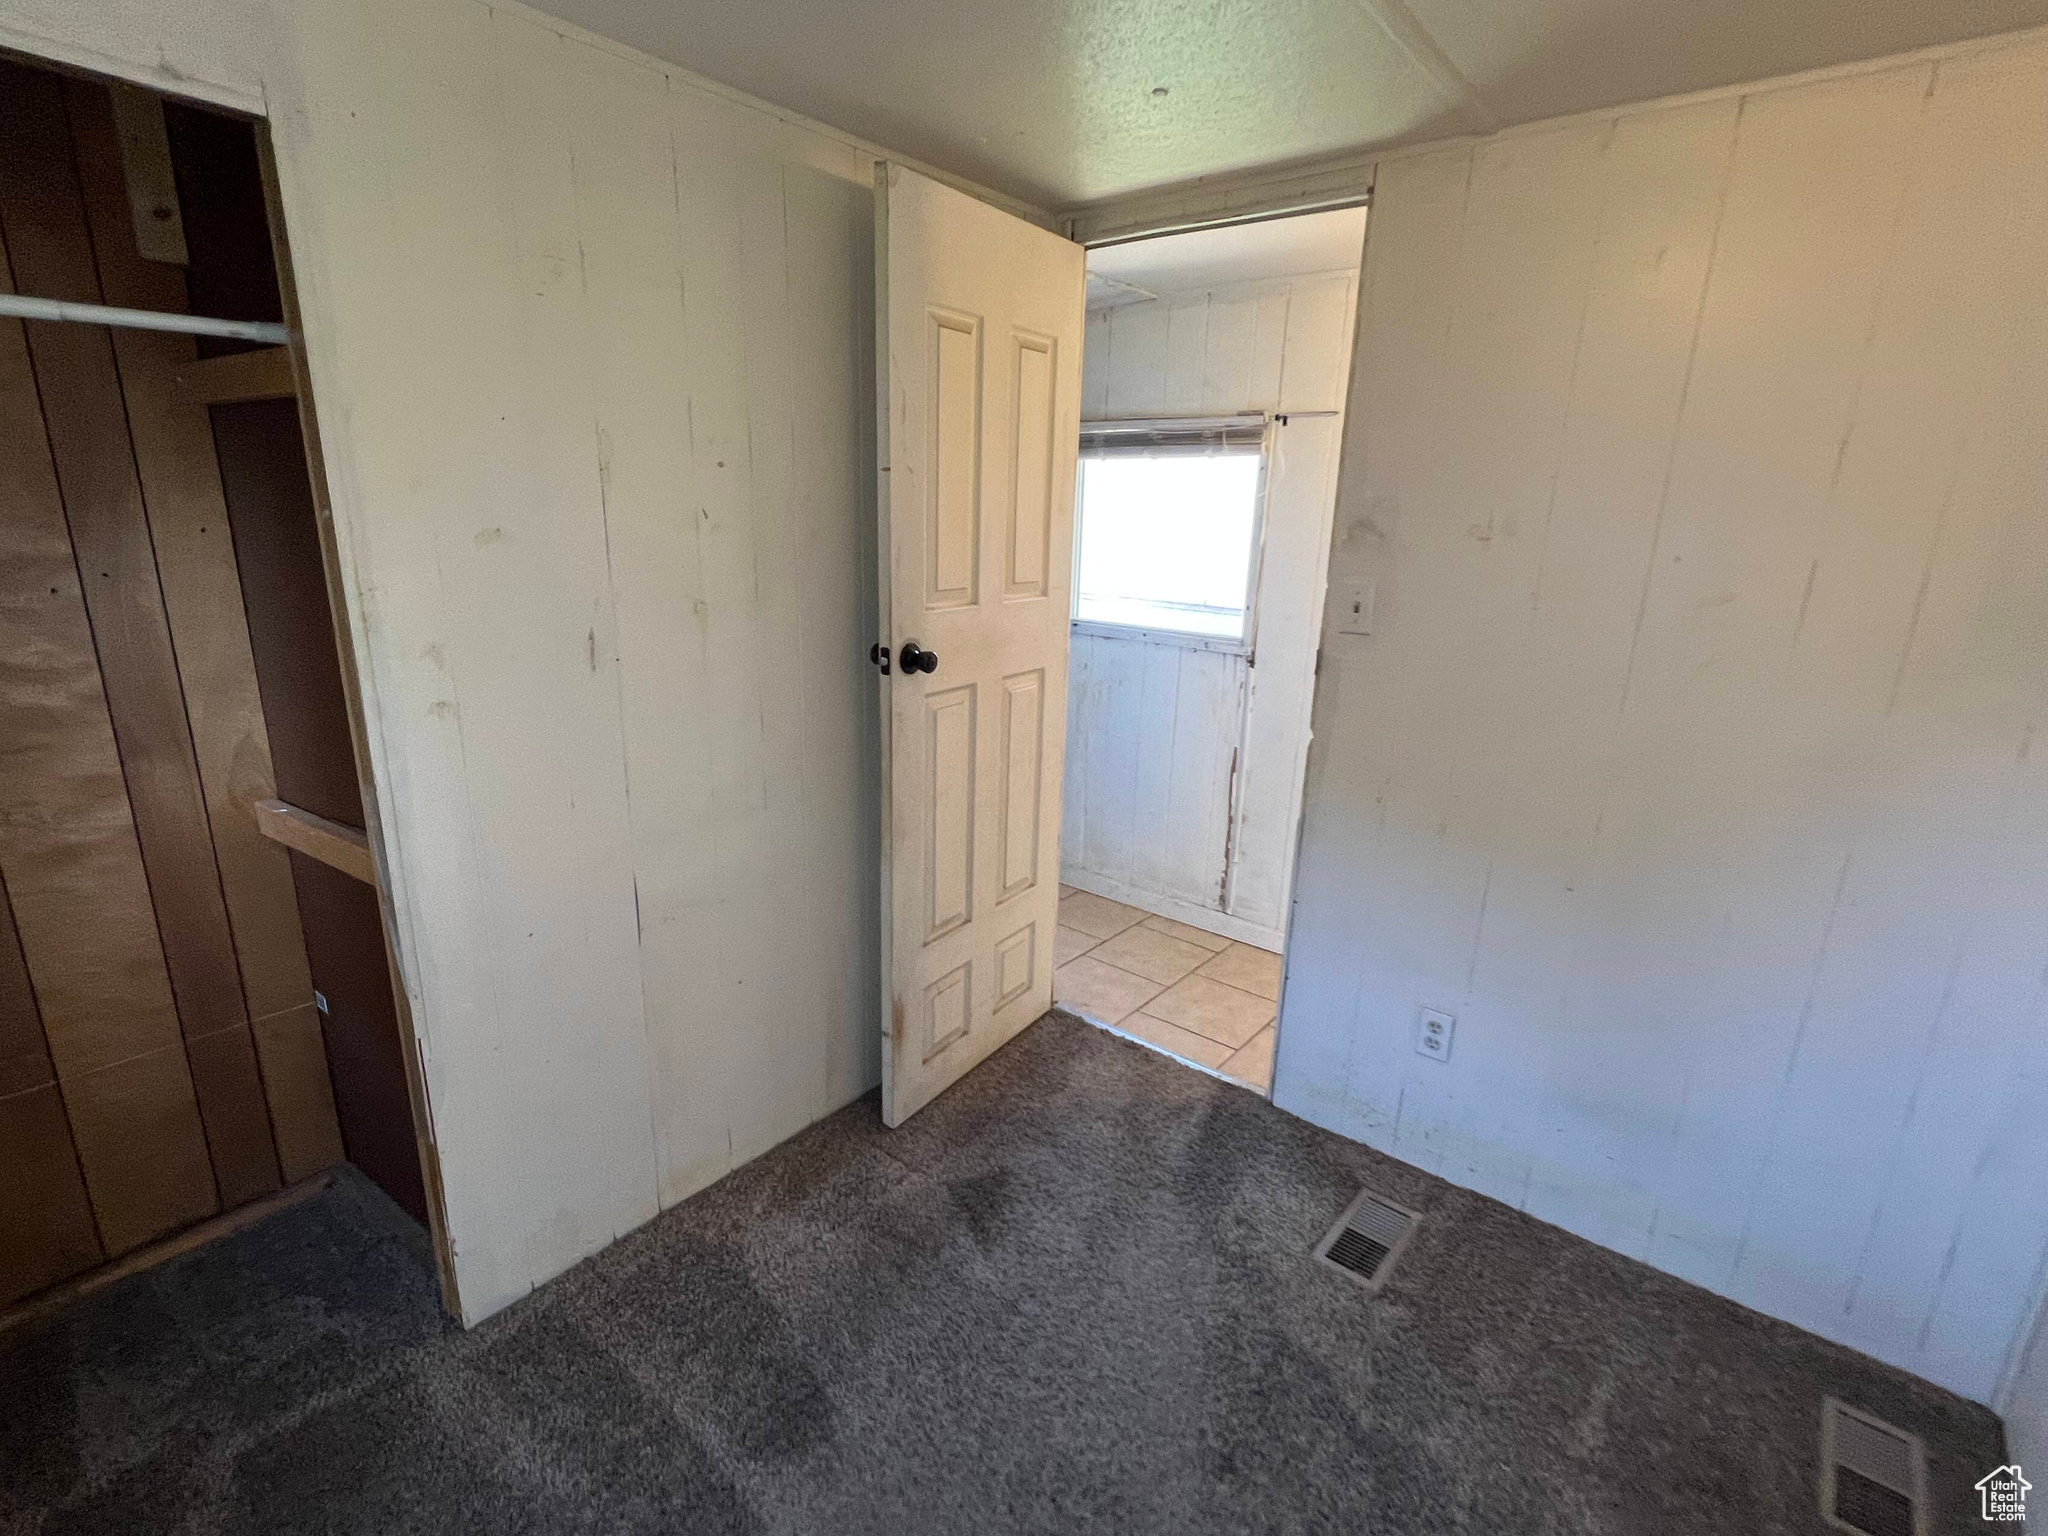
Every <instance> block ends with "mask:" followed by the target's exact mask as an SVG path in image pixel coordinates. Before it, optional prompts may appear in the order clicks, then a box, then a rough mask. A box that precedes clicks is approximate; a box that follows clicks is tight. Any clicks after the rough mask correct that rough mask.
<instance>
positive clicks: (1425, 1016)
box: [1415, 1008, 1458, 1061]
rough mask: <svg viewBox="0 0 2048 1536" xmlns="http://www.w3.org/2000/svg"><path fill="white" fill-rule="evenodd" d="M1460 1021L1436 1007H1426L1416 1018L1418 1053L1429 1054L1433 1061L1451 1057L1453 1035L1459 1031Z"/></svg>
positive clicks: (1416, 1046)
mask: <svg viewBox="0 0 2048 1536" xmlns="http://www.w3.org/2000/svg"><path fill="white" fill-rule="evenodd" d="M1457 1028H1458V1021H1457V1020H1456V1019H1454V1018H1452V1017H1451V1016H1450V1015H1449V1014H1448V1013H1440V1012H1438V1011H1437V1010H1436V1009H1434V1008H1425V1009H1423V1010H1422V1012H1421V1013H1420V1014H1419V1015H1417V1017H1416V1020H1415V1050H1416V1054H1418V1055H1421V1056H1427V1057H1428V1058H1429V1059H1430V1060H1432V1061H1448V1060H1450V1057H1451V1036H1452V1035H1453V1034H1455V1033H1456V1032H1457Z"/></svg>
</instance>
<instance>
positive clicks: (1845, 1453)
mask: <svg viewBox="0 0 2048 1536" xmlns="http://www.w3.org/2000/svg"><path fill="white" fill-rule="evenodd" d="M1820 1512H1821V1514H1822V1515H1823V1516H1824V1517H1826V1519H1827V1522H1828V1524H1829V1525H1831V1526H1833V1527H1834V1528H1835V1529H1836V1530H1838V1531H1854V1532H1856V1533H1857V1536H1927V1456H1926V1452H1925V1451H1923V1450H1922V1449H1921V1446H1920V1442H1919V1441H1918V1440H1917V1439H1915V1438H1914V1437H1913V1436H1911V1435H1909V1434H1907V1433H1906V1432H1905V1431H1904V1430H1900V1429H1894V1428H1892V1426H1891V1425H1889V1424H1887V1423H1885V1422H1884V1420H1882V1419H1879V1418H1874V1417H1872V1416H1871V1415H1870V1414H1867V1413H1865V1412H1863V1411H1862V1410H1861V1409H1860V1408H1851V1407H1850V1406H1849V1405H1848V1404H1847V1403H1842V1402H1837V1401H1836V1400H1835V1399H1834V1398H1832V1397H1831V1398H1829V1399H1827V1401H1826V1402H1825V1403H1823V1404H1822V1405H1821V1429H1820Z"/></svg>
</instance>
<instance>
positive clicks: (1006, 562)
mask: <svg viewBox="0 0 2048 1536" xmlns="http://www.w3.org/2000/svg"><path fill="white" fill-rule="evenodd" d="M875 198H876V207H875V245H876V264H875V270H876V284H875V288H876V306H877V314H876V320H875V334H876V348H875V352H876V379H877V385H878V393H877V405H878V414H879V418H880V420H879V432H880V445H881V452H880V456H879V460H878V463H879V466H880V470H881V474H880V482H881V491H880V506H879V513H880V524H881V537H880V550H879V553H880V569H881V611H882V614H883V617H884V620H885V622H886V631H887V632H886V635H885V637H884V639H883V641H882V643H881V645H879V646H878V647H877V648H876V652H875V658H876V661H877V666H878V669H880V668H884V667H885V668H886V672H885V674H884V675H882V676H881V677H880V679H879V680H880V685H881V691H882V792H883V825H882V911H883V929H882V970H883V975H884V977H885V978H886V984H887V987H888V996H887V998H886V999H885V1001H886V1003H887V1005H888V1006H887V1008H886V1011H885V1019H886V1025H885V1028H884V1030H883V1035H882V1117H883V1119H884V1120H885V1121H887V1122H888V1124H890V1125H892V1126H893V1125H900V1124H902V1123H903V1121H904V1120H906V1119H908V1118H909V1117H910V1116H911V1115H913V1114H915V1113H916V1112H917V1111H918V1110H919V1109H921V1108H923V1107H924V1105H926V1104H927V1103H929V1102H930V1101H931V1100H932V1099H933V1098H934V1097H935V1096H937V1095H938V1094H939V1093H941V1092H943V1091H944V1090H945V1089H946V1088H947V1087H948V1086H950V1085H951V1084H952V1083H954V1082H956V1081H958V1080H959V1079H960V1078H961V1077H962V1076H963V1075H964V1074H965V1073H966V1072H967V1071H968V1070H969V1069H970V1068H972V1067H973V1066H974V1065H975V1064H976V1063H977V1062H979V1061H981V1060H982V1059H983V1058H984V1057H986V1056H987V1055H988V1054H989V1052H991V1051H993V1050H994V1049H995V1048H996V1047H997V1046H999V1045H1001V1044H1002V1043H1003V1042H1004V1041H1006V1040H1008V1039H1009V1038H1010V1037H1011V1036H1012V1035H1014V1034H1016V1033H1017V1031H1018V1030H1020V1029H1022V1028H1023V1027H1024V1026H1025V1025H1027V1024H1029V1023H1031V1022H1032V1021H1033V1020H1034V1019H1036V1018H1037V1017H1038V1016H1039V1015H1040V1014H1042V1013H1044V1012H1045V1010H1046V1009H1047V1008H1049V1007H1051V1006H1052V968H1053V928H1054V924H1055V921H1056V917H1057V912H1058V905H1059V822H1060V759H1061V749H1062V746H1063V744H1064V741H1065V737H1066V722H1067V626H1068V588H1069V583H1070V580H1071V575H1072V559H1071V555H1070V550H1071V545H1072V538H1073V521H1074V454H1075V449H1076V446H1077V443H1078V441H1079V437H1080V382H1081V326H1082V302H1083V288H1084V284H1085V277H1084V273H1083V256H1082V250H1081V247H1079V246H1078V245H1074V244H1072V243H1071V242H1069V241H1066V240H1062V239H1061V238H1059V237H1058V236H1057V235H1054V234H1051V233H1049V232H1047V231H1045V230H1043V229H1039V228H1037V227H1035V226H1033V225H1030V224H1026V223H1025V222H1024V221H1023V220H1021V219H1017V218H1013V217H1012V216H1011V215H1009V214H1006V213H1001V212H998V211H997V210H996V209H994V208H991V207H989V206H988V205H987V204H985V203H981V202H977V201H976V200H975V199H973V198H971V197H968V196H966V195H965V194H964V193H960V192H955V191H953V190H952V189H951V188H948V187H943V186H940V185H939V184H938V183H937V182H935V181H931V180H929V179H927V178H926V177H923V176H919V175H918V174H916V173H915V172H914V171H907V170H904V169H903V168H902V167H901V166H896V165H889V164H883V165H880V166H877V167H876V171H875Z"/></svg>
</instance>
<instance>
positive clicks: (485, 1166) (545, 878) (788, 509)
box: [0, 0, 880, 1321]
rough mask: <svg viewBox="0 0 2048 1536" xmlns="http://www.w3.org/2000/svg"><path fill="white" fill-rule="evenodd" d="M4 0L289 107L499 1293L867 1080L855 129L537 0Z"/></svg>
mask: <svg viewBox="0 0 2048 1536" xmlns="http://www.w3.org/2000/svg"><path fill="white" fill-rule="evenodd" d="M161 10H162V8H161V7H157V6H154V5H151V4H148V3H147V0H116V3H112V4H109V5H106V6H98V7H91V8H83V7H76V6H69V5H62V6H60V5H54V4H48V3H45V0H0V43H7V44H11V45H13V46H16V47H20V48H23V49H24V50H26V51H30V52H35V53H41V54H44V55H47V56H53V57H59V58H63V59H66V60H67V61H69V62H73V63H80V64H86V65H90V66H93V67H98V68H102V69H107V70H110V71H113V72H118V73H122V74H125V75H128V76H130V77H131V78H141V79H145V80H148V81H150V82H151V83H154V84H158V85H162V86H165V87H167V88H170V89H174V90H180V91H182V92H184V93H186V94H192V95H199V96H202V97H205V98H207V99H212V100H217V101H222V102H225V103H227V104H231V105H239V106H244V107H250V106H256V107H262V108H265V109H267V111H268V112H269V114H270V116H271V118H272V123H273V132H274V137H275V141H276V144H277V148H278V152H279V159H280V179H281V182H282V184H283V191H284V197H285V205H286V216H287V220H288V223H289V225H290V228H291V234H292V238H293V242H294V247H295V256H296V263H295V264H296V266H297V269H298V276H299V279H300V288H301V299H302V304H303V308H304V311H305V319H306V328H307V340H308V350H309V352H310V357H311V363H312V369H313V375H314V382H315V389H316V394H317V396H318V406H319V414H320V419H321V423H322V430H323V438H324V441H325V446H326V450H327V463H328V469H329V475H330V479H331V481H332V488H333V492H334V502H335V509H336V521H337V530H338V535H339V541H340V545H341V550H342V557H343V565H344V577H343V579H344V585H345V587H346V589H347V591H348V594H349V598H350V602H351V606H352V609H353V613H354V617H355V620H356V624H357V639H358V649H359V657H358V659H359V663H360V666H361V671H362V676H363V683H364V690H365V702H366V709H367V713H368V715H369V717H370V727H371V738H372V753H373V758H374V761H375V768H376V771H377V773H378V777H379V782H380V786H381V790H382V796H383V800H384V808H385V818H384V827H385V832H386V838H387V843H388V847H387V854H388V856H389V863H390V878H391V882H392V885H393V893H394V897H395V900H396V904H397V909H398V914H399V925H400V941H401V948H402V952H403V957H404V968H405V979H406V985H407V987H408V990H409V992H410V993H411V1002H412V1008H413V1015H414V1019H415V1021H416V1023H417V1027H418V1029H419V1031H420V1034H421V1048H422V1054H423V1056H424V1059H425V1072H426V1078H427V1084H428V1089H429V1095H430V1100H431V1108H432V1113H433V1118H434V1126H435V1131H436V1134H437V1139H438V1142H439V1147H440V1156H441V1167H442V1174H443V1179H444V1183H445V1188H446V1195H447V1211H448V1222H449V1227H450V1235H451V1238H452V1241H453V1246H454V1251H455V1261H456V1275H457V1281H458V1289H459V1291H460V1297H461V1305H462V1310H463V1313H464V1316H465V1318H467V1319H468V1320H470V1321H475V1320H476V1319H478V1318H480V1317H482V1316H485V1315H487V1314H489V1313H490V1312H492V1311H494V1310H496V1309H497V1308H499V1307H501V1306H503V1305H505V1304H506V1303H507V1302H509V1301H512V1300H514V1299H516V1298H517V1297H519V1296H520V1295H522V1294H524V1293H525V1292H526V1291H527V1290H528V1289H530V1288H531V1287H532V1286H533V1285H535V1284H537V1283H539V1282H541V1281H543V1280H546V1279H547V1278H549V1277H550V1276H552V1275H554V1274H556V1273H558V1272H560V1271H561V1270H562V1269H564V1268H566V1267H568V1266H569V1265H571V1264H573V1263H574V1262H576V1261H577V1260H578V1259H580V1258H582V1257H583V1256H585V1255H586V1254H589V1253H591V1252H593V1251H595V1250H596V1249H598V1248H600V1247H602V1246H604V1245H605V1244H606V1243H608V1242H610V1241H611V1240H612V1239H613V1238H614V1237H615V1236H617V1235H618V1234H619V1233H622V1232H624V1231H626V1230H627V1229H629V1228H630V1227H633V1226H635V1225H637V1224H638V1223H640V1222H642V1221H644V1220H646V1219H647V1218H648V1217H649V1216H651V1215H653V1214H654V1212H655V1211H656V1210H657V1209H658V1208H659V1207H660V1206H662V1205H665V1204H668V1203H670V1202H672V1201H675V1200H678V1199H680V1198H682V1197H684V1196H686V1195H688V1194H690V1193H691V1192H693V1191H694V1190H696V1189H698V1188H700V1187H702V1186H703V1185H704V1184H706V1183H708V1182H710V1181H711V1180H713V1179H715V1178H716V1177H718V1176H719V1175H720V1174H722V1173H724V1172H725V1171H726V1170H727V1169H729V1168H731V1167H733V1166H735V1165H736V1164H737V1163H739V1162H741V1161H743V1160H745V1159H746V1158H748V1157H751V1156H752V1155H754V1154H756V1153H758V1152H760V1151H761V1150H763V1149H765V1148H766V1147H768V1146H770V1145H772V1144H774V1143H775V1142H777V1141H779V1140H781V1139H783V1138H784V1137H786V1136H788V1135H789V1134H790V1133H792V1132H794V1131H796V1130H797V1129H799V1128H800V1127H802V1126H803V1125H804V1124H806V1123H808V1122H809V1121H811V1120H813V1119H815V1118H817V1117H818V1116H820V1115H822V1114H825V1113H827V1112H828V1111H830V1110H832V1109H833V1108H836V1107H837V1106H838V1105H840V1104H842V1103H845V1102H846V1101H848V1100H849V1099H851V1098H853V1097H855V1096H857V1095H858V1094H859V1093H861V1092H862V1091H864V1090H865V1089H866V1088H868V1087H870V1086H871V1085H872V1084H873V1083H875V1082H876V1081H877V1078H878V1072H879V1040H880V1034H879V1030H880V1020H879V1017H878V1003H877V1001H876V999H877V998H878V997H879V995H880V988H879V985H878V982H877V979H876V976H875V969H876V965H877V931H878V919H877V909H876V898H877V891H876V882H875V880H874V878H873V870H874V861H875V856H876V855H875V850H876V848H877V846H878V845H877V835H878V833H877V826H876V814H877V813H876V807H877V805H878V803H879V795H878V784H877V780H876V774H875V758H876V753H875V743H874V738H873V732H874V722H873V720H872V718H871V714H872V712H871V710H870V708H869V705H870V701H871V697H872V692H871V690H872V684H871V683H870V682H869V680H868V676H867V672H868V668H867V663H866V657H865V652H866V648H867V644H868V641H869V639H870V638H871V636H870V635H869V633H868V630H869V628H870V626H871V619H870V614H871V611H872V607H873V582H874V574H873V573H874V558H873V554H872V540H873V527H874V509H873V485H874V478H875V477H874V472H873V468H872V464H871V459H872V448H871V446H870V445H871V442H872V410H873V379H874V371H873V363H872V357H871V350H870V349H871V346H872V340H871V337H872V317H873V286H872V275H871V268H872V260H873V258H872V245H871V241H872V222H871V221H872V195H871V187H872V166H873V160H874V154H873V152H872V151H870V150H868V149H866V148H865V147H863V146H860V145H857V144H854V143H851V142H850V141H848V140H846V139H845V138H844V137H842V136H838V135H834V134H831V133H829V132H824V131H819V130H816V129H815V128H813V127H810V126H807V125H804V124H801V123H796V122H792V121H791V120H789V118H788V116H787V115H786V114H782V113H778V112H775V111H773V110H771V109H768V108H765V107H761V106H758V105H753V104H748V103H746V102H744V101H741V100H737V99H735V97H734V96H733V94H732V93H730V92H726V91H723V90H720V89H715V88H708V87H705V86H703V85H701V84H700V83H698V82H696V81H694V80H693V79H692V77H689V76H687V75H684V74H682V73H680V72H678V71H673V70H668V69H665V68H662V67H658V66H656V65H655V64H654V63H653V62H652V61H649V60H646V59H644V58H642V57H640V56H637V55H634V54H631V53H630V52H628V51H627V50H623V49H620V48H616V47H614V46H612V45H609V44H605V43H603V42H601V41H599V40H596V39H591V38H588V37H585V36H582V35H579V34H576V33H574V32H573V31H572V30H571V29H568V28H565V27H563V26H561V25H560V24H558V23H553V22H550V21H547V20H545V19H544V18H540V17H539V16H537V15H536V14H534V13H532V12H528V11H525V10H523V9H521V8H519V7H517V6H510V7H508V6H503V5H486V4H482V3H478V0H347V3H322V4H320V5H314V6H292V5H288V4H284V3H282V0H280V3H279V4H277V5H275V6H272V5H269V4H258V3H253V0H252V3H245V0H207V3H195V4H192V5H188V6H183V7H180V8H179V10H178V13H177V14H176V15H175V17H172V16H167V15H163V14H159V13H160V12H161Z"/></svg>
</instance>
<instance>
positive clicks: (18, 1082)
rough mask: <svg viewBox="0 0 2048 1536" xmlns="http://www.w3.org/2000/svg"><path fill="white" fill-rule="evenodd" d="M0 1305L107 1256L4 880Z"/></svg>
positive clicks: (0, 924) (0, 911)
mask: <svg viewBox="0 0 2048 1536" xmlns="http://www.w3.org/2000/svg"><path fill="white" fill-rule="evenodd" d="M0 1166H4V1167H5V1168H6V1169H7V1177H6V1178H5V1179H0V1232H5V1233H6V1234H7V1240H6V1241H5V1242H4V1243H0V1305H5V1304H6V1303H7V1302H9V1301H12V1300H13V1299H14V1298H15V1297H17V1296H24V1295H26V1294H28V1293H29V1292H30V1291H35V1290H40V1289H42V1287H44V1286H46V1285H49V1284H52V1283H53V1282H55V1281H58V1280H62V1279H63V1278H64V1277H65V1276H67V1275H73V1274H76V1273H77V1272H78V1271H79V1270H81V1269H88V1268H90V1267H91V1266H92V1265H94V1264H97V1263H98V1262H99V1260H100V1258H101V1256H102V1255H101V1249H100V1240H99V1233H98V1231H97V1229H96V1228H95V1227H94V1225H93V1219H92V1204H91V1202H90V1201H89V1200H88V1198H87V1196H86V1193H85V1178H84V1175H83V1174H82V1173H81V1172H80V1171H79V1167H78V1153H77V1151H76V1149H75V1148H74V1147H73V1146H72V1143H71V1124H70V1122H69V1120H67V1119H66V1118H65V1114H64V1096H63V1090H62V1089H60V1088H59V1087H58V1086H57V1074H56V1071H55V1069H54V1068H52V1066H51V1065H50V1051H49V1047H48V1045H47V1043H46V1042H45V1041H44V1039H43V1020H42V1014H41V1012H40V1010H39V1009H38V1008H37V1006H36V995H35V986H34V984H33V983H32V982H30V980H29V975H28V961H27V959H26V957H25V956H23V954H22V952H21V939H20V936H19V935H18V934H17V933H16V932H15V927H14V908H13V906H12V904H11V903H10V902H9V901H8V899H7V886H6V882H5V881H4V880H0Z"/></svg>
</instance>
